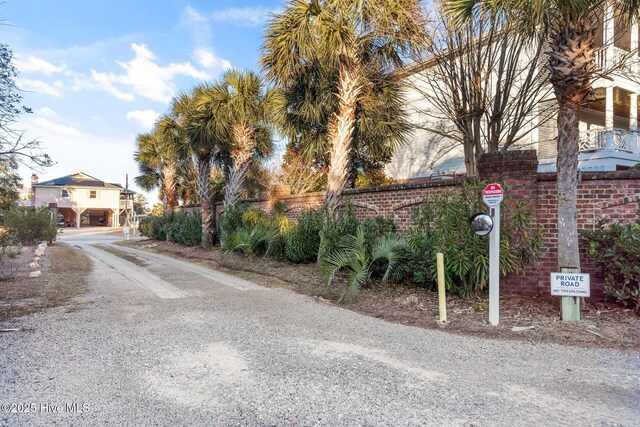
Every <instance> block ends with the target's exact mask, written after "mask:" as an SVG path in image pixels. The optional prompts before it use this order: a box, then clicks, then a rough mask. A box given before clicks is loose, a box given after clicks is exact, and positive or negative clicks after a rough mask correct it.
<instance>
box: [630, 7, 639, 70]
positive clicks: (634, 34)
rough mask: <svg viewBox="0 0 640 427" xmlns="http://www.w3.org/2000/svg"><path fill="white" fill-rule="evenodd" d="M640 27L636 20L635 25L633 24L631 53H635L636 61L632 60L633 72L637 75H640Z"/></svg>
mask: <svg viewBox="0 0 640 427" xmlns="http://www.w3.org/2000/svg"><path fill="white" fill-rule="evenodd" d="M639 27H640V24H638V20H637V19H634V20H633V24H631V52H635V61H634V60H633V59H632V60H631V61H632V62H631V67H632V68H631V70H632V71H633V72H635V73H640V52H639V51H638V47H639V41H638V38H639V35H638V33H639V32H640V29H639Z"/></svg>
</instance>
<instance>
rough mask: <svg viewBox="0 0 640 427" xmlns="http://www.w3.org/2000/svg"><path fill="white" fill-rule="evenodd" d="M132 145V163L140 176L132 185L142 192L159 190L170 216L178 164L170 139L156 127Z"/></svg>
mask: <svg viewBox="0 0 640 427" xmlns="http://www.w3.org/2000/svg"><path fill="white" fill-rule="evenodd" d="M162 120H165V117H163V118H162V119H161V121H162ZM136 145H137V149H136V151H135V153H134V159H135V161H136V162H137V163H138V168H139V171H140V175H138V176H137V177H135V178H134V180H135V182H136V184H138V185H139V186H140V188H142V189H143V190H146V191H151V190H154V189H156V188H160V189H161V191H162V202H163V205H164V208H165V212H169V213H171V212H173V209H174V208H175V207H176V206H177V204H178V203H177V200H176V197H175V195H176V172H177V167H178V163H179V150H178V147H177V146H176V145H175V143H174V139H173V138H172V136H171V135H169V134H167V133H165V132H163V131H161V130H160V126H156V127H155V128H154V130H153V131H152V132H150V133H143V134H140V135H138V136H137V137H136Z"/></svg>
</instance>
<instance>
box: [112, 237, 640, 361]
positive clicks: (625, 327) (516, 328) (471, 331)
mask: <svg viewBox="0 0 640 427" xmlns="http://www.w3.org/2000/svg"><path fill="white" fill-rule="evenodd" d="M122 244H123V245H125V246H127V245H130V246H134V247H137V248H139V249H145V250H151V251H154V252H159V253H168V254H173V255H177V256H179V257H181V258H184V259H187V260H191V261H193V262H198V263H201V264H205V265H209V266H211V267H214V268H216V269H219V270H221V271H225V272H228V273H233V274H236V275H238V276H241V277H243V278H245V279H248V280H253V281H255V282H259V283H260V284H261V285H265V286H271V287H281V288H286V289H290V290H292V291H295V292H298V293H302V294H305V295H309V296H311V297H314V298H317V299H318V300H320V301H322V302H325V303H330V304H333V303H334V301H336V300H337V299H338V297H339V296H340V295H341V292H342V289H341V288H340V285H339V284H338V285H337V286H335V287H333V288H331V289H329V291H328V292H327V289H326V281H325V279H324V277H323V275H322V273H321V271H320V269H319V268H318V266H317V265H315V264H306V265H305V264H293V263H290V262H286V261H278V260H274V259H272V258H254V259H251V260H250V262H248V261H249V259H248V258H247V257H246V256H244V255H240V254H221V252H220V250H219V248H214V249H213V250H212V251H205V250H203V249H201V248H194V247H187V246H182V245H178V244H175V243H171V242H158V241H151V240H142V241H129V242H122ZM587 301H588V302H587V303H586V306H585V307H584V310H583V311H582V320H581V321H580V322H561V321H560V308H559V300H558V299H554V298H552V297H550V296H549V297H539V298H530V297H528V298H524V297H503V298H501V300H500V325H499V326H497V327H494V326H490V325H489V323H488V315H487V309H488V299H487V297H486V296H484V295H483V296H479V297H475V298H470V299H461V298H459V297H455V296H448V297H447V320H448V321H449V322H448V323H447V324H446V325H441V324H439V322H438V295H437V293H434V292H430V291H428V290H425V289H420V288H416V287H412V286H404V285H398V284H395V285H391V284H389V285H374V286H372V287H370V288H368V289H363V290H362V291H361V292H360V294H359V296H358V298H357V300H355V301H353V302H350V303H346V304H342V306H343V307H345V308H348V309H350V310H353V311H356V312H358V313H362V314H365V315H368V316H372V317H377V318H380V319H384V320H387V321H390V322H395V323H401V324H405V325H412V326H418V327H423V328H432V329H442V330H444V331H447V332H451V333H459V334H467V335H477V336H482V337H488V338H498V339H509V340H523V341H528V342H530V343H531V345H537V344H539V343H559V344H567V345H575V346H583V347H606V348H628V349H631V348H632V349H640V318H639V317H638V316H636V315H635V314H634V313H633V312H632V311H631V310H629V309H624V308H623V307H620V306H619V305H616V304H613V303H609V302H603V301H595V302H593V301H590V300H587Z"/></svg>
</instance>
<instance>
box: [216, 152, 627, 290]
mask: <svg viewBox="0 0 640 427" xmlns="http://www.w3.org/2000/svg"><path fill="white" fill-rule="evenodd" d="M537 168H538V161H537V155H536V152H535V151H532V150H528V151H511V152H508V153H498V154H485V155H484V156H482V157H481V158H480V160H479V161H478V171H479V174H480V177H481V178H482V179H485V180H488V181H492V182H498V183H500V184H502V185H503V186H504V187H505V201H504V203H503V208H502V209H503V212H504V213H505V214H508V209H509V206H510V205H511V204H513V203H514V202H515V201H519V200H525V201H526V202H527V203H529V204H530V205H531V206H533V207H534V209H535V212H536V220H537V223H538V225H539V226H540V227H542V228H543V230H544V239H545V244H544V248H543V250H542V253H541V256H540V258H539V261H538V262H537V263H536V264H535V265H532V266H529V267H527V268H525V270H524V271H523V272H521V273H520V274H511V275H509V276H508V277H506V278H503V279H502V281H501V288H502V290H501V291H502V292H503V293H507V294H509V293H511V294H520V295H539V294H542V295H548V294H549V274H550V273H551V272H553V271H557V270H558V268H557V261H556V257H557V228H556V174H555V173H545V174H540V173H538V172H537ZM465 180H466V178H456V179H452V180H443V181H424V182H412V183H407V184H396V185H390V186H385V187H375V188H359V189H350V190H347V191H346V193H345V198H346V199H347V200H349V201H350V202H351V204H352V206H353V208H354V212H355V214H356V216H357V217H358V218H372V217H376V216H382V217H384V218H390V219H393V220H394V221H395V222H396V225H397V227H398V229H399V230H400V231H406V230H407V229H408V227H409V225H410V215H411V210H412V208H413V207H414V206H416V205H419V204H421V203H422V202H423V201H424V200H425V199H426V198H428V197H429V196H430V195H433V194H440V193H442V192H443V191H447V190H448V191H455V189H456V188H457V186H458V185H459V184H460V183H461V182H463V181H465ZM277 200H278V201H280V202H282V203H284V204H286V206H287V215H288V216H289V217H290V218H294V219H296V218H298V217H299V215H300V212H302V211H303V210H304V209H307V208H310V207H318V206H321V205H322V203H323V200H324V193H313V194H305V195H289V196H280V197H278V199H277ZM274 201H275V199H271V200H248V201H247V202H249V203H252V204H253V205H255V206H258V207H261V208H263V209H265V210H269V209H270V208H271V206H273V203H274ZM216 214H217V217H218V218H219V217H220V216H221V215H223V214H224V208H223V206H222V203H217V204H216ZM600 218H604V219H606V220H609V221H619V222H631V221H640V171H620V172H590V173H582V174H581V175H580V177H579V186H578V226H579V227H580V228H587V227H591V226H593V225H594V224H595V223H596V222H597V221H598V220H599V219H600ZM217 223H219V222H217ZM582 246H584V245H582ZM581 264H582V266H581V267H582V270H583V271H584V272H588V273H591V275H592V278H591V279H592V285H591V288H592V296H593V297H596V298H597V297H602V296H603V293H602V284H603V283H602V272H601V271H599V270H598V269H597V268H595V267H594V266H593V265H592V264H591V263H590V262H589V260H588V259H587V257H586V254H585V253H584V248H582V255H581Z"/></svg>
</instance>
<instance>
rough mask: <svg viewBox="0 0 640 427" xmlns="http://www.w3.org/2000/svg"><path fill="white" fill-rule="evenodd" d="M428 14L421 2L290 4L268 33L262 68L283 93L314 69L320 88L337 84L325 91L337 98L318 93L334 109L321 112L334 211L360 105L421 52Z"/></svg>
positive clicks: (313, 0)
mask: <svg viewBox="0 0 640 427" xmlns="http://www.w3.org/2000/svg"><path fill="white" fill-rule="evenodd" d="M423 16H424V14H423V11H422V8H421V2H420V0H396V1H393V2H389V1H385V0H367V1H364V0H355V1H354V0H290V1H289V2H288V3H287V6H286V8H285V10H284V12H282V13H281V14H276V15H274V17H273V19H272V20H271V22H270V24H269V26H268V28H267V34H266V36H265V42H264V46H263V47H264V52H263V56H262V63H263V65H264V67H265V69H266V71H267V76H268V77H269V78H271V79H273V80H275V81H277V82H278V83H279V85H280V86H281V87H282V88H283V90H284V91H285V92H287V91H288V90H290V89H291V88H293V87H295V86H296V84H297V83H298V82H299V81H300V79H301V78H305V77H308V76H309V74H310V73H311V74H313V73H314V72H316V71H317V72H318V73H319V74H320V75H321V76H323V77H321V78H320V79H319V81H320V82H321V84H322V82H326V81H327V79H328V80H329V81H331V82H334V84H329V85H325V86H328V87H331V88H332V89H333V92H328V91H324V92H322V93H318V94H315V96H316V98H323V97H324V98H325V100H326V101H327V103H328V105H331V106H332V107H333V108H332V109H331V111H329V114H328V115H327V116H326V117H321V114H316V116H317V118H318V119H325V120H326V132H327V144H328V147H327V148H328V150H327V151H328V152H329V157H330V164H329V172H328V186H327V187H328V188H327V197H326V200H325V205H326V207H327V209H328V211H329V212H331V213H335V212H336V211H337V210H338V209H339V208H340V206H341V205H342V194H343V192H344V190H345V189H346V188H347V186H348V179H349V164H350V162H351V160H352V157H353V156H352V150H353V142H354V136H355V135H354V133H355V131H356V129H357V127H358V124H357V110H358V105H359V102H360V101H361V100H362V99H363V96H364V94H365V93H366V92H367V90H368V88H369V87H370V86H371V85H372V84H374V82H375V79H376V78H378V77H380V76H381V75H388V74H389V73H390V72H391V71H393V70H394V69H396V68H397V67H398V66H399V65H401V64H402V63H403V60H404V58H406V57H407V56H408V55H409V54H410V53H411V52H412V51H413V50H414V49H415V48H416V47H417V46H418V44H419V41H420V40H422V39H423V38H422V36H421V35H422V34H423V31H424V26H423V24H424V19H423ZM314 67H315V68H314ZM313 105H315V106H317V104H316V103H315V102H314V103H312V106H313ZM312 115H314V114H313V113H312V114H309V116H312ZM317 125H319V126H320V127H322V125H323V122H319V123H317ZM307 131H308V132H315V131H317V128H316V127H311V128H309V129H307Z"/></svg>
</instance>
